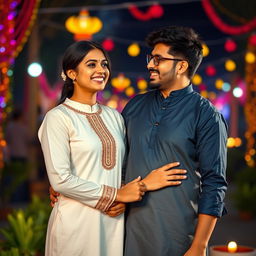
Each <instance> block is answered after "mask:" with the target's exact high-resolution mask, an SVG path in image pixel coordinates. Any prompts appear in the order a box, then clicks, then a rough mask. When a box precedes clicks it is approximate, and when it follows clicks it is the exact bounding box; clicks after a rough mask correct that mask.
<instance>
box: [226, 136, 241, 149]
mask: <svg viewBox="0 0 256 256" xmlns="http://www.w3.org/2000/svg"><path fill="white" fill-rule="evenodd" d="M241 145H242V140H241V139H240V138H238V137H236V138H233V137H229V138H228V141H227V147H228V148H234V147H240V146H241Z"/></svg>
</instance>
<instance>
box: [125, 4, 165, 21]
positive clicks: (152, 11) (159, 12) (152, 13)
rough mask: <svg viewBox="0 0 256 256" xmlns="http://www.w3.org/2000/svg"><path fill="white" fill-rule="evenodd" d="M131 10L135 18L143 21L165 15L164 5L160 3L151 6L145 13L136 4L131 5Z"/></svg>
mask: <svg viewBox="0 0 256 256" xmlns="http://www.w3.org/2000/svg"><path fill="white" fill-rule="evenodd" d="M129 11H130V13H131V14H132V16H133V17H134V18H136V19H138V20H141V21H148V20H151V19H153V18H160V17H162V16H163V13H164V10H163V7H162V6H161V5H159V4H154V5H152V6H150V7H149V8H148V10H147V11H146V12H145V13H143V12H142V11H140V10H139V9H138V8H137V6H136V5H130V7H129Z"/></svg>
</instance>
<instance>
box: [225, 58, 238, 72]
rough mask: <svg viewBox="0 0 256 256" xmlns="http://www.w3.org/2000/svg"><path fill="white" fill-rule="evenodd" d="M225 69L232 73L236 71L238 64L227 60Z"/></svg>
mask: <svg viewBox="0 0 256 256" xmlns="http://www.w3.org/2000/svg"><path fill="white" fill-rule="evenodd" d="M225 69H226V70H227V71H230V72H232V71H234V70H235V69H236V63H235V62H234V61H233V60H227V61H226V62H225Z"/></svg>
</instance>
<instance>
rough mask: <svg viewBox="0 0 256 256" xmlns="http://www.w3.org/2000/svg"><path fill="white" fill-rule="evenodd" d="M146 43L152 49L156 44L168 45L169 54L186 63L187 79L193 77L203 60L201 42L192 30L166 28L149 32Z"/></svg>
mask: <svg viewBox="0 0 256 256" xmlns="http://www.w3.org/2000/svg"><path fill="white" fill-rule="evenodd" d="M146 42H147V44H148V45H149V46H150V47H152V48H153V47H154V46H155V45H156V44H158V43H163V44H166V45H169V46H170V50H169V54H172V55H174V56H175V57H176V56H179V57H182V58H184V59H185V60H186V61H187V62H188V65H189V67H188V77H189V79H191V78H192V77H193V75H194V74H195V72H196V70H197V68H198V66H199V65H200V63H201V61H202V58H203V52H202V50H203V47H202V42H201V40H200V39H199V35H198V34H196V32H195V31H194V30H193V29H192V28H187V27H179V26H168V27H165V28H162V29H159V30H157V31H153V32H151V33H150V34H149V35H148V36H147V38H146Z"/></svg>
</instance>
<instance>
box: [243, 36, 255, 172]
mask: <svg viewBox="0 0 256 256" xmlns="http://www.w3.org/2000/svg"><path fill="white" fill-rule="evenodd" d="M251 42H252V40H251V38H249V42H248V46H247V48H248V52H251V53H253V54H254V55H255V54H256V44H254V43H251ZM245 73H246V74H245V80H246V102H245V105H244V113H245V119H246V123H247V130H246V132H245V138H246V140H247V145H246V153H245V160H246V162H247V165H248V166H251V167H254V166H256V156H255V148H256V141H255V136H256V97H255V96H256V94H255V93H256V79H255V73H256V62H253V63H250V62H246V66H245Z"/></svg>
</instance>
